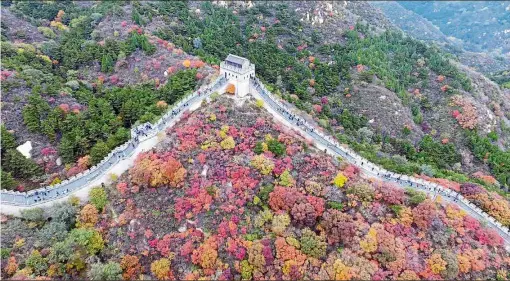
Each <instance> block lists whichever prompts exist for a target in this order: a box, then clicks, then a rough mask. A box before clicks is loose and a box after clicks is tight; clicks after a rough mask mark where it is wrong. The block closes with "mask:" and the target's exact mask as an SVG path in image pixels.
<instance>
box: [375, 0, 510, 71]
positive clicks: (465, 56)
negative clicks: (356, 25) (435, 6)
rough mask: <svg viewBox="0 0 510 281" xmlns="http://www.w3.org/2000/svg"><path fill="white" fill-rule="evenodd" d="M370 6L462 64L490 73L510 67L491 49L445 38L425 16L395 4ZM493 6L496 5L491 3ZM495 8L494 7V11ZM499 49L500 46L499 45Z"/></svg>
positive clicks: (508, 61)
mask: <svg viewBox="0 0 510 281" xmlns="http://www.w3.org/2000/svg"><path fill="white" fill-rule="evenodd" d="M370 5H372V6H374V7H377V8H378V9H380V10H381V11H382V12H383V13H384V15H385V16H386V17H387V18H388V19H389V20H390V21H391V22H392V23H393V24H394V25H396V26H398V27H399V28H401V29H402V30H403V31H405V32H406V33H407V34H409V35H410V36H413V37H415V38H417V39H420V40H426V41H430V42H432V43H435V44H438V45H440V46H442V47H443V48H444V49H445V50H447V51H448V52H451V53H452V54H455V55H456V56H457V57H458V59H459V60H460V62H462V64H464V65H467V66H470V67H473V68H475V69H476V70H478V71H480V72H482V73H485V74H489V73H494V72H498V71H502V70H506V69H508V68H510V60H509V59H508V58H505V57H504V56H501V55H497V54H496V55H495V54H493V53H491V52H490V50H486V51H485V52H484V51H481V50H479V51H475V50H473V49H472V48H469V46H468V47H466V48H464V45H465V44H464V45H463V42H462V41H461V40H459V39H457V38H455V35H449V36H447V35H445V34H444V33H443V32H441V30H440V29H439V27H438V26H436V25H434V24H433V23H432V22H431V21H429V20H428V19H427V18H426V16H427V15H421V14H417V13H415V12H414V11H413V10H412V9H406V8H405V7H404V6H403V5H401V4H400V3H398V2H396V1H373V2H370ZM491 5H493V4H491ZM494 8H495V7H492V9H493V10H494ZM496 47H498V46H496Z"/></svg>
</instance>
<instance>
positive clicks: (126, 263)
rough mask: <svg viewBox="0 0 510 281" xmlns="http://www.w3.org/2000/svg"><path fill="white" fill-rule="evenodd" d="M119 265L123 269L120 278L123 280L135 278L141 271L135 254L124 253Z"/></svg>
mask: <svg viewBox="0 0 510 281" xmlns="http://www.w3.org/2000/svg"><path fill="white" fill-rule="evenodd" d="M120 267H121V268H122V271H123V273H122V278H124V280H131V279H137V277H138V274H139V273H140V271H141V265H140V263H139V259H138V257H137V256H131V255H125V256H124V257H122V260H121V261H120Z"/></svg>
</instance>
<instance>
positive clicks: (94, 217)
mask: <svg viewBox="0 0 510 281" xmlns="http://www.w3.org/2000/svg"><path fill="white" fill-rule="evenodd" d="M98 220H99V217H98V211H97V209H96V207H95V206H94V205H92V204H87V205H85V206H84V207H83V209H82V210H81V212H80V217H79V222H78V226H79V227H94V225H95V224H96V223H97V221H98Z"/></svg>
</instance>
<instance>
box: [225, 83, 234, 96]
mask: <svg viewBox="0 0 510 281" xmlns="http://www.w3.org/2000/svg"><path fill="white" fill-rule="evenodd" d="M226 92H227V93H228V94H231V95H235V93H236V86H234V84H228V86H227V90H226Z"/></svg>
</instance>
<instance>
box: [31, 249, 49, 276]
mask: <svg viewBox="0 0 510 281" xmlns="http://www.w3.org/2000/svg"><path fill="white" fill-rule="evenodd" d="M25 265H26V266H27V267H29V268H30V269H32V271H33V272H34V273H35V274H37V275H41V274H42V273H43V272H45V271H46V269H47V268H48V262H47V260H46V259H45V258H43V257H42V255H41V253H40V252H39V251H37V250H33V251H32V253H31V254H30V256H29V257H28V258H27V259H26V260H25Z"/></svg>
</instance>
